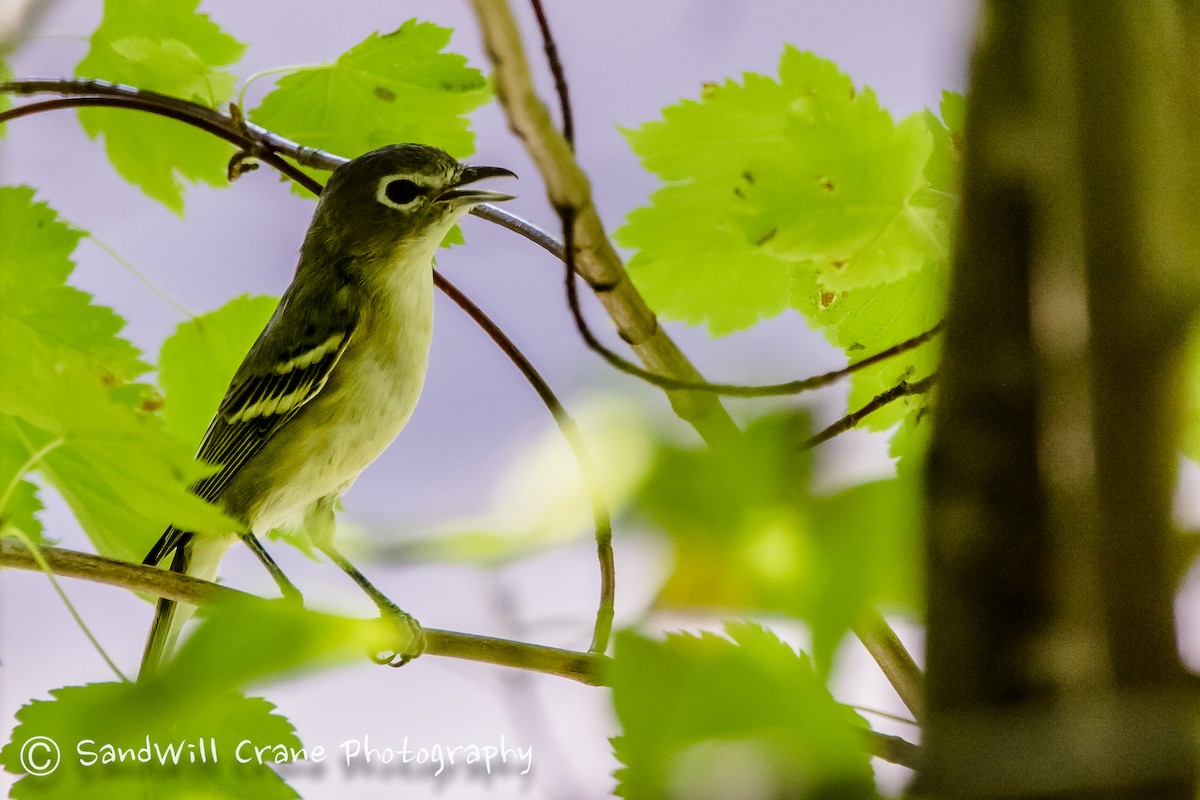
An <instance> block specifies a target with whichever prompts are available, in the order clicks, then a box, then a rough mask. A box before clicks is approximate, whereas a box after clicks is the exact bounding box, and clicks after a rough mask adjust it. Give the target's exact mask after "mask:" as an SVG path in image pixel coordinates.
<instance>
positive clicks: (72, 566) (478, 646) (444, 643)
mask: <svg viewBox="0 0 1200 800" xmlns="http://www.w3.org/2000/svg"><path fill="white" fill-rule="evenodd" d="M41 554H42V556H43V557H44V558H45V560H46V562H47V563H48V564H49V565H50V568H51V569H52V570H53V571H54V574H55V575H58V576H60V577H64V578H80V579H82V580H86V581H92V582H94V583H103V584H107V585H109V586H120V587H122V588H125V589H130V590H132V591H135V592H145V593H148V594H152V595H156V596H158V597H165V598H167V599H168V600H175V601H177V602H182V603H189V604H191V605H197V606H207V605H213V604H216V603H220V602H228V601H230V600H234V599H243V600H244V599H246V598H254V597H256V596H255V595H252V594H248V593H246V592H242V591H239V590H237V589H231V588H229V587H227V586H219V585H217V584H215V583H209V582H208V581H202V580H199V579H197V578H192V577H190V576H187V575H180V574H179V573H177V572H171V571H170V570H165V569H158V568H156V567H148V566H146V565H144V564H131V563H128V562H125V561H117V560H115V559H111V558H105V557H103V556H97V555H92V554H90V553H80V552H77V551H74V550H64V549H61V548H58V547H43V548H41ZM0 568H15V569H23V570H30V571H35V572H36V571H39V570H40V567H39V566H38V564H37V561H36V559H35V558H34V555H33V553H31V552H30V551H29V550H28V549H26V548H25V546H24V545H22V544H20V543H19V542H17V541H15V540H12V539H3V540H0ZM425 635H426V637H427V641H428V650H427V651H426V654H427V655H436V656H445V657H447V658H461V659H465V660H468V661H480V662H485V663H488V664H496V665H498V666H502V667H514V668H517V669H527V670H532V671H534V672H544V673H547V674H550V675H558V676H560V677H563V678H570V679H571V680H575V681H579V682H580V683H586V684H588V685H590V686H600V685H602V683H603V678H602V673H603V668H604V664H605V663H606V662H607V661H608V659H607V657H605V656H603V655H596V654H592V653H576V652H574V651H571V650H560V649H558V648H555V647H543V646H541V645H535V644H528V643H525V642H513V641H509V640H507V639H493V638H490V637H487V636H475V635H473V634H467V633H456V632H454V631H444V630H438V629H437V628H426V629H425Z"/></svg>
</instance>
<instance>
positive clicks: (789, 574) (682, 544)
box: [639, 417, 920, 673]
mask: <svg viewBox="0 0 1200 800" xmlns="http://www.w3.org/2000/svg"><path fill="white" fill-rule="evenodd" d="M807 435H808V431H807V430H806V429H805V428H804V426H802V425H798V424H797V423H796V421H795V419H794V418H788V417H767V418H763V419H760V420H756V421H755V422H754V423H752V424H751V425H750V426H749V427H747V429H746V432H745V434H744V435H743V436H742V437H741V438H740V439H739V440H738V441H737V442H736V443H734V444H732V445H730V446H728V447H725V448H722V449H721V451H720V452H714V451H712V450H708V449H700V450H682V449H678V448H675V447H672V446H666V447H663V449H662V451H661V452H660V456H659V458H658V460H657V463H656V465H655V467H654V469H653V471H652V472H651V474H650V477H649V479H648V480H647V482H646V484H645V486H644V488H643V491H642V494H641V496H640V498H639V503H640V508H641V510H642V512H643V513H645V514H646V515H648V516H649V517H650V518H651V519H652V520H653V522H654V523H655V524H656V525H657V526H658V527H659V528H660V529H661V530H663V531H665V532H666V533H667V535H668V536H669V537H670V540H671V543H672V545H673V550H674V553H673V555H674V558H673V569H672V571H671V574H670V575H669V576H668V578H667V580H666V581H665V583H664V584H663V587H662V589H661V590H660V592H659V597H658V601H657V602H658V604H659V605H661V606H667V607H699V608H720V609H727V610H733V611H738V612H743V613H761V612H770V613H783V614H787V615H791V616H796V617H800V618H802V619H804V620H806V621H807V622H808V623H809V626H810V628H811V629H812V631H813V646H814V649H813V653H814V655H815V657H816V659H817V664H818V666H819V667H820V669H821V671H822V673H825V672H827V671H828V670H829V669H830V668H831V666H832V662H833V655H834V651H835V650H836V648H837V645H838V643H839V642H840V641H841V638H842V636H843V635H844V634H845V633H846V631H847V630H849V629H850V628H851V627H852V626H853V625H855V624H856V623H857V622H858V621H859V620H860V619H862V618H863V616H864V615H865V614H866V613H868V612H870V611H873V610H875V609H877V608H878V607H879V606H881V605H883V606H887V607H890V608H893V609H903V610H906V611H913V610H915V609H916V608H917V607H918V605H919V597H920V593H919V591H918V590H917V588H916V578H915V577H914V576H915V574H916V565H917V564H918V563H919V561H920V548H919V546H918V541H919V540H918V534H917V531H918V519H919V516H918V513H917V509H918V503H917V498H918V496H919V495H918V492H917V488H916V486H917V482H916V481H915V480H914V479H912V478H911V477H909V478H906V479H894V480H890V481H880V482H877V483H869V484H864V485H861V486H856V487H852V488H850V489H846V490H843V491H840V492H837V493H835V494H832V495H827V496H825V495H812V494H810V493H809V491H808V490H807V484H808V470H809V456H808V455H807V454H806V453H803V452H801V450H800V443H801V442H802V441H803V440H804V439H805V438H807ZM867 504H870V505H871V507H869V508H866V507H862V508H860V506H864V505H867Z"/></svg>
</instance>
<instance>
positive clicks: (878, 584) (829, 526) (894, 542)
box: [808, 472, 922, 672]
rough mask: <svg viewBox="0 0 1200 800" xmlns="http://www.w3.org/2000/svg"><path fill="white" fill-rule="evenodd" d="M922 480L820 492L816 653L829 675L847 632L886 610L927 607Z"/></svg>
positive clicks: (908, 477)
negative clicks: (923, 584) (923, 577)
mask: <svg viewBox="0 0 1200 800" xmlns="http://www.w3.org/2000/svg"><path fill="white" fill-rule="evenodd" d="M920 488H921V481H920V477H919V475H918V474H916V473H914V472H905V473H902V474H901V475H900V476H899V477H896V478H890V479H888V480H879V481H871V482H869V483H864V484H859V485H857V486H852V487H850V488H848V489H843V490H842V491H839V492H836V493H834V494H832V495H828V496H822V497H815V498H813V504H812V532H813V538H814V540H815V544H816V547H815V549H816V552H817V559H818V564H819V568H818V569H816V570H814V571H813V573H814V574H813V580H814V583H813V585H812V586H811V587H810V592H811V594H812V613H811V614H810V615H809V617H808V618H809V621H810V624H811V626H812V634H813V655H814V657H815V658H816V660H817V665H818V667H819V668H821V670H822V672H824V671H825V670H827V669H828V668H829V667H830V666H831V665H832V663H833V655H834V651H835V650H836V649H837V646H838V644H840V643H841V640H842V637H843V636H845V634H846V632H847V631H849V630H850V629H851V627H852V626H854V625H856V624H857V623H858V622H860V621H861V620H862V619H863V617H864V615H866V614H868V613H870V612H872V611H877V610H880V609H886V610H892V611H901V612H904V613H908V614H912V613H914V612H916V611H918V610H919V609H920V608H921V598H922V593H921V569H920V567H921V556H922V549H921V493H920Z"/></svg>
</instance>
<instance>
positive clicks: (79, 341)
mask: <svg viewBox="0 0 1200 800" xmlns="http://www.w3.org/2000/svg"><path fill="white" fill-rule="evenodd" d="M79 236H80V233H79V232H77V231H74V230H72V229H71V228H69V227H68V226H66V225H65V224H64V223H62V222H61V221H60V220H59V219H58V217H57V216H56V215H55V214H54V212H53V211H52V210H51V209H50V208H49V207H48V206H46V205H45V204H43V203H37V202H34V199H33V190H31V189H29V188H28V187H15V188H8V187H0V241H3V242H5V247H4V249H3V250H2V251H0V293H2V294H3V296H4V298H5V302H4V303H3V304H0V330H3V331H4V335H3V336H0V422H3V423H4V426H5V433H4V436H5V437H6V438H7V440H8V441H9V442H11V443H16V444H15V445H14V446H13V447H12V451H13V456H12V457H13V458H18V459H21V460H22V461H24V460H27V459H29V458H30V457H31V456H32V455H33V454H34V453H37V452H38V451H39V450H41V449H42V448H44V447H47V446H53V449H51V450H50V451H49V452H48V453H47V454H46V455H45V457H44V458H42V459H41V461H39V462H38V465H37V471H38V472H40V473H41V474H42V475H43V476H44V477H45V478H46V479H47V480H48V481H49V482H50V483H51V484H52V485H53V486H54V487H55V489H56V490H57V491H58V492H59V493H60V494H62V495H63V497H64V498H65V499H66V500H67V502H68V504H69V505H70V506H71V508H72V511H74V513H75V515H76V516H77V517H78V518H79V521H80V523H81V524H82V525H83V528H84V530H85V531H86V532H87V533H88V535H89V537H91V539H92V541H93V543H94V544H95V545H96V547H97V548H98V549H99V550H100V552H102V553H104V554H106V555H112V556H115V557H119V558H127V559H128V558H133V559H140V558H141V557H142V556H143V555H144V554H145V551H146V549H147V548H149V546H150V544H151V543H152V542H153V541H154V539H155V538H156V537H157V535H158V534H159V533H161V532H162V530H163V528H165V527H166V526H167V525H168V524H170V523H178V524H180V525H183V526H186V527H189V528H198V529H200V530H208V529H212V528H215V529H218V530H231V529H233V525H234V524H233V522H232V521H231V520H229V519H227V518H226V517H225V516H224V515H223V514H222V513H221V512H220V511H219V510H218V509H217V508H216V507H215V506H212V505H209V504H208V503H205V502H204V501H202V500H200V499H199V498H197V497H195V496H194V495H192V494H191V493H190V492H188V491H187V487H188V486H189V485H190V484H191V483H192V482H193V481H195V480H197V479H199V478H201V477H203V476H204V475H206V474H208V472H209V471H210V468H209V467H205V466H203V465H200V464H197V463H196V462H195V461H194V460H193V459H192V454H191V453H192V451H191V448H190V447H188V446H186V445H183V444H181V443H180V442H178V441H176V440H175V439H174V438H173V437H171V436H170V435H168V434H167V433H166V432H165V431H164V430H163V428H162V424H161V421H160V420H158V419H157V418H156V417H154V416H152V415H150V414H148V413H146V412H145V410H144V407H145V406H147V405H149V403H148V402H147V401H146V399H145V398H144V396H143V392H142V389H141V387H139V386H136V385H131V384H127V383H124V382H125V381H127V380H129V379H131V378H133V377H136V376H137V375H138V374H139V373H140V372H142V371H144V369H145V365H144V364H143V363H142V362H141V359H140V354H139V353H138V351H137V350H136V349H135V348H134V347H133V346H132V345H131V344H130V343H129V342H128V341H126V340H124V339H122V338H121V337H120V336H119V335H118V334H119V331H120V329H121V327H122V325H123V322H122V320H121V319H120V317H118V316H117V315H116V314H115V313H114V312H113V311H112V310H111V309H108V308H104V307H102V306H97V305H94V304H92V303H91V298H90V296H89V295H87V294H86V293H84V292H81V291H79V290H77V289H74V288H72V287H70V286H67V285H66V283H65V281H66V279H67V278H68V277H69V275H70V272H71V270H72V269H73V267H74V265H73V264H72V262H71V260H70V254H71V252H72V250H73V249H74V247H75V244H76V243H77V242H78V240H79Z"/></svg>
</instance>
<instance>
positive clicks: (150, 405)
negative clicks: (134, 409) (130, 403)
mask: <svg viewBox="0 0 1200 800" xmlns="http://www.w3.org/2000/svg"><path fill="white" fill-rule="evenodd" d="M162 407H163V399H162V398H161V397H155V396H151V397H144V398H142V401H141V402H140V403H138V408H140V409H141V410H142V411H158V410H159V409H160V408H162Z"/></svg>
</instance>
